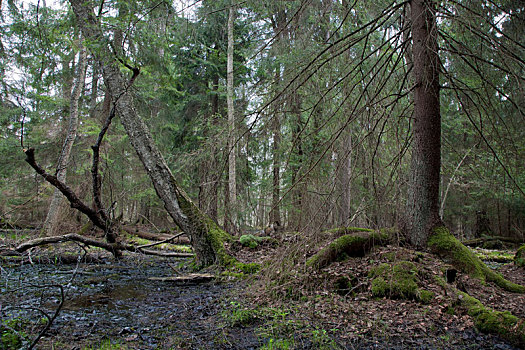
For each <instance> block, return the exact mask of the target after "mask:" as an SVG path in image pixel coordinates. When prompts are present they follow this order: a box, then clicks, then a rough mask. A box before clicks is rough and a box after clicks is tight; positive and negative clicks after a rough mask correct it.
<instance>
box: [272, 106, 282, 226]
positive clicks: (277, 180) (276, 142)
mask: <svg viewBox="0 0 525 350" xmlns="http://www.w3.org/2000/svg"><path fill="white" fill-rule="evenodd" d="M272 124H273V145H272V157H273V169H272V175H273V184H272V209H271V210H270V223H274V222H276V221H277V222H279V223H281V211H280V209H279V200H280V197H281V187H280V186H281V176H280V175H281V174H280V173H281V168H280V164H281V163H280V157H279V148H280V146H281V122H280V120H279V114H278V113H275V114H274V115H273V123H272Z"/></svg>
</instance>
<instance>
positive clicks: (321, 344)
mask: <svg viewBox="0 0 525 350" xmlns="http://www.w3.org/2000/svg"><path fill="white" fill-rule="evenodd" d="M312 343H313V344H314V346H315V348H316V349H319V350H329V349H330V350H331V349H339V346H338V345H337V343H336V342H335V341H334V340H333V339H332V338H330V335H329V334H328V332H327V331H326V329H319V328H316V329H314V330H313V331H312Z"/></svg>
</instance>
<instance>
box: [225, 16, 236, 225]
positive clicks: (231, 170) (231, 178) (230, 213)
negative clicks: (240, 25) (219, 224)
mask: <svg viewBox="0 0 525 350" xmlns="http://www.w3.org/2000/svg"><path fill="white" fill-rule="evenodd" d="M234 19H235V8H234V7H233V6H230V13H229V15H228V51H227V67H226V69H227V77H226V80H227V81H226V99H227V104H228V136H229V137H228V150H229V152H228V196H226V199H227V200H226V203H225V204H226V217H225V218H224V226H225V228H226V230H228V231H230V232H235V230H236V229H235V226H236V220H235V218H236V216H237V182H236V176H237V171H236V167H235V156H236V154H235V153H236V152H235V149H236V147H235V144H236V137H235V108H234V106H233V23H234Z"/></svg>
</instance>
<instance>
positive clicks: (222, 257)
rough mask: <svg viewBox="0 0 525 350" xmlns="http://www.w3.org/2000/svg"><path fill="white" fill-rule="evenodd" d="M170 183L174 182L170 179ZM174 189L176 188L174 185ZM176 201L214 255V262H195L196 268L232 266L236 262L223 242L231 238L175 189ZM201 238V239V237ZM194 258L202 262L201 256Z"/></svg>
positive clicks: (184, 194) (182, 193) (229, 240)
mask: <svg viewBox="0 0 525 350" xmlns="http://www.w3.org/2000/svg"><path fill="white" fill-rule="evenodd" d="M172 181H175V180H173V179H172ZM174 187H177V186H176V185H175V186H174ZM176 195H177V200H178V201H179V206H180V208H181V210H182V212H183V213H184V214H185V215H186V216H187V217H188V219H189V220H190V222H192V223H193V225H194V226H195V228H197V229H200V231H201V232H199V233H198V235H199V237H200V238H202V239H204V240H205V241H206V242H208V243H209V246H210V248H211V249H212V250H213V254H214V255H215V261H214V262H209V261H197V266H199V267H201V266H202V267H204V266H206V265H211V264H219V265H222V266H226V267H227V266H232V265H233V264H235V263H236V262H237V260H236V259H235V258H234V257H232V256H231V255H229V254H228V253H227V252H226V249H225V248H224V243H225V242H231V241H232V240H233V238H232V236H231V235H229V234H228V233H227V232H226V231H224V230H222V229H221V228H220V227H219V226H218V225H217V224H216V223H215V222H214V221H213V220H212V219H211V218H210V217H208V216H207V215H206V214H204V213H203V212H202V211H201V210H200V209H199V208H197V206H196V205H195V204H194V203H193V202H192V201H191V200H190V199H189V197H188V196H187V195H186V193H184V192H182V191H180V190H178V188H177V192H176ZM201 236H202V237H201ZM195 253H196V254H197V256H196V258H197V259H201V260H202V258H203V257H202V256H199V252H198V251H196V252H195Z"/></svg>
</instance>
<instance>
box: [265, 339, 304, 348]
mask: <svg viewBox="0 0 525 350" xmlns="http://www.w3.org/2000/svg"><path fill="white" fill-rule="evenodd" d="M294 348H295V342H294V340H293V338H292V339H274V338H270V340H268V343H266V344H265V345H263V346H261V347H260V348H259V349H261V350H274V349H275V350H277V349H279V350H288V349H294Z"/></svg>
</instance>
